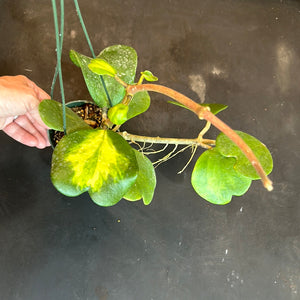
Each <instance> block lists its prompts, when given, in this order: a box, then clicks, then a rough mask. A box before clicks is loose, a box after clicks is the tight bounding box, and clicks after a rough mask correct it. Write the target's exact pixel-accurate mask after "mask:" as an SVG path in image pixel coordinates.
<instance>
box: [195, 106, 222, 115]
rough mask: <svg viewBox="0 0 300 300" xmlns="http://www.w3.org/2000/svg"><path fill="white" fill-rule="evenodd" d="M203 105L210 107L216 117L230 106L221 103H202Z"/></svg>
mask: <svg viewBox="0 0 300 300" xmlns="http://www.w3.org/2000/svg"><path fill="white" fill-rule="evenodd" d="M201 105H202V106H204V107H209V108H210V111H211V113H213V114H214V115H216V114H218V113H219V112H221V111H222V110H224V109H226V108H227V107H228V105H225V104H219V103H201Z"/></svg>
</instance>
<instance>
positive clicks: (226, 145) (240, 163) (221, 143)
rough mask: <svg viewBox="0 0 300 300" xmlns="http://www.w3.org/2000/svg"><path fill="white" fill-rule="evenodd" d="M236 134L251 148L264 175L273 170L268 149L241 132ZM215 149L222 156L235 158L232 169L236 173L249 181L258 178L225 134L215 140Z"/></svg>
mask: <svg viewBox="0 0 300 300" xmlns="http://www.w3.org/2000/svg"><path fill="white" fill-rule="evenodd" d="M236 133H237V134H238V135H239V136H240V137H241V138H242V139H243V140H244V142H246V144H247V145H248V146H249V147H250V148H251V150H252V151H253V153H254V154H255V156H256V157H257V159H258V160H259V162H260V163H261V165H262V167H263V169H264V171H265V172H266V174H267V175H268V174H270V173H271V171H272V169H273V159H272V156H271V153H270V151H269V150H268V148H267V147H266V146H265V145H264V144H263V143H261V142H260V141H259V140H257V139H256V138H255V137H253V136H251V135H249V134H247V133H244V132H241V131H236ZM216 147H217V149H218V151H219V152H220V153H221V154H222V155H224V156H226V157H235V158H236V164H235V166H234V167H235V169H236V171H237V172H239V173H240V174H242V175H244V176H246V177H249V178H251V179H259V178H260V177H259V176H258V174H257V173H256V170H255V169H254V167H253V166H252V165H251V163H250V161H249V160H248V159H247V157H246V156H245V155H244V153H243V152H242V151H241V150H240V149H239V148H238V146H237V145H236V144H235V143H233V142H232V141H231V140H230V139H229V138H228V137H227V136H226V135H225V134H223V133H221V134H219V136H218V137H217V140H216Z"/></svg>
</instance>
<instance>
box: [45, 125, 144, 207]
mask: <svg viewBox="0 0 300 300" xmlns="http://www.w3.org/2000/svg"><path fill="white" fill-rule="evenodd" d="M137 174H138V166H137V161H136V157H135V154H134V151H133V149H132V148H131V147H130V146H129V144H128V143H127V142H126V141H125V140H124V139H123V138H122V137H121V136H120V135H119V134H117V133H115V132H113V131H109V130H102V129H96V130H81V131H77V132H74V133H72V134H69V135H66V136H65V137H63V139H62V140H61V141H60V142H59V143H58V145H57V146H56V148H55V150H54V152H53V156H52V168H51V180H52V182H53V184H54V186H55V187H56V188H57V189H58V191H60V192H61V193H62V194H64V195H66V196H71V197H73V196H77V195H80V194H82V193H83V192H85V191H88V192H89V194H90V196H91V198H92V200H93V201H94V202H95V203H97V204H98V205H101V206H111V205H114V204H116V203H117V202H119V201H120V200H121V199H122V197H123V196H124V194H125V193H126V192H127V191H128V190H129V188H130V187H131V186H132V184H134V182H135V180H136V178H137Z"/></svg>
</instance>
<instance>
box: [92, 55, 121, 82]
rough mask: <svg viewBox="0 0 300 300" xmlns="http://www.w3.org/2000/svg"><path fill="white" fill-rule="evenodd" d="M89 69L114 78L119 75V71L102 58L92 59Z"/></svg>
mask: <svg viewBox="0 0 300 300" xmlns="http://www.w3.org/2000/svg"><path fill="white" fill-rule="evenodd" d="M88 68H89V69H90V70H91V71H92V72H94V73H96V74H98V75H108V76H111V77H114V76H115V75H116V74H117V71H116V70H115V69H114V68H113V67H112V66H111V65H110V64H109V63H108V62H107V61H105V60H104V59H100V58H95V59H92V60H91V62H90V63H89V65H88Z"/></svg>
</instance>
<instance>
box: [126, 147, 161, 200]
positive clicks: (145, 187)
mask: <svg viewBox="0 0 300 300" xmlns="http://www.w3.org/2000/svg"><path fill="white" fill-rule="evenodd" d="M134 153H135V155H136V160H137V163H138V166H139V172H138V177H137V179H136V181H135V183H134V184H133V186H132V187H131V188H130V190H129V191H128V192H127V193H126V194H125V196H124V198H125V199H127V200H130V201H136V200H140V199H141V198H143V202H144V204H145V205H148V204H150V203H151V201H152V198H153V194H154V190H155V186H156V175H155V171H154V167H153V165H152V163H151V161H150V160H149V159H148V158H147V157H146V156H145V155H144V154H143V153H141V152H139V151H137V150H134Z"/></svg>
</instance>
